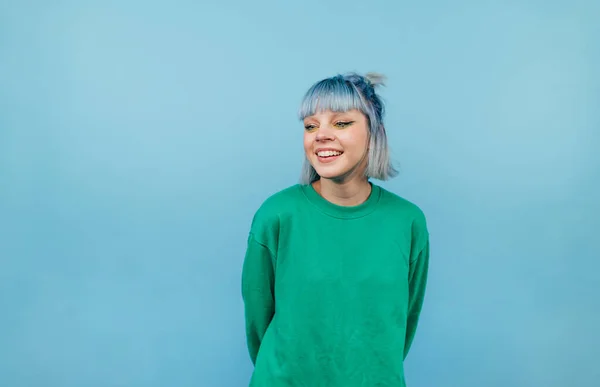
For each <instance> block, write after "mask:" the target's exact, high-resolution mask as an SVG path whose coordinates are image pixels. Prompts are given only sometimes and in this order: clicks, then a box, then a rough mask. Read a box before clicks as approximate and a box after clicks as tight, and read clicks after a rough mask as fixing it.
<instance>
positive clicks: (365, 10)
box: [0, 0, 600, 387]
mask: <svg viewBox="0 0 600 387" xmlns="http://www.w3.org/2000/svg"><path fill="white" fill-rule="evenodd" d="M0 4H1V5H0V385H1V386H7V387H24V386H36V387H37V386H40V387H55V386H56V387H59V386H61V387H71V386H73V387H75V386H77V387H79V386H90V387H96V386H98V387H100V386H102V387H106V386H144V387H152V386H203V387H204V386H206V387H213V386H214V387H221V386H223V387H234V386H245V385H247V381H248V378H249V375H250V372H251V366H250V362H249V358H248V355H247V352H246V347H245V342H244V340H245V338H244V332H243V310H242V302H241V297H240V285H239V282H240V270H241V264H242V259H243V253H244V249H245V242H246V236H247V231H248V227H249V223H250V220H251V217H252V215H253V213H254V211H255V210H256V209H257V207H258V206H259V205H260V203H261V202H262V201H263V200H264V199H265V198H266V197H267V196H268V195H270V194H272V193H274V192H276V191H277V190H279V189H282V188H284V187H286V186H288V185H291V184H294V183H296V181H297V176H298V172H299V168H300V164H301V159H302V148H301V146H302V145H301V139H302V127H301V125H300V123H299V122H298V121H297V120H296V116H295V114H296V109H297V106H298V103H299V101H300V98H301V96H302V93H304V91H305V90H306V88H308V87H309V86H310V84H312V83H313V82H314V81H317V80H319V79H321V78H324V77H327V76H330V75H333V74H335V73H338V72H345V71H349V70H356V71H360V72H364V71H371V70H375V71H380V72H383V73H385V74H386V75H387V76H388V78H389V82H388V87H387V88H386V89H385V90H384V91H383V92H382V93H383V96H384V98H385V99H386V101H387V108H388V116H387V126H388V132H389V137H390V141H391V146H392V149H393V152H394V158H395V159H396V160H397V161H398V162H399V166H400V168H401V175H400V176H399V177H398V178H397V179H395V180H393V181H390V182H387V183H385V184H384V186H385V187H387V188H389V189H391V190H393V191H394V192H396V193H398V194H400V195H402V196H404V197H406V198H408V199H409V200H412V201H414V202H416V203H417V204H419V205H420V206H421V207H422V208H423V210H424V211H425V212H426V214H427V216H428V220H429V224H430V229H431V236H432V260H431V276H430V285H429V290H428V296H427V300H426V305H425V309H424V312H423V317H422V324H421V326H420V330H419V332H418V336H417V339H416V341H415V345H414V347H413V350H412V352H411V354H410V356H409V359H408V360H407V363H406V369H407V370H406V372H407V377H408V381H409V385H410V387H418V386H422V387H439V386H444V387H454V386H456V387H475V386H476V387H481V386H485V387H496V386H498V387H500V386H511V387H519V386H524V387H559V386H560V387H564V386H569V387H579V386H581V387H590V386H597V385H598V384H596V383H597V382H598V379H599V378H600V366H599V365H598V361H599V360H600V350H599V348H600V347H599V345H600V340H599V335H598V332H597V331H598V327H599V326H600V290H599V280H598V272H599V270H600V262H599V259H600V247H599V243H600V242H599V239H598V235H597V234H598V232H599V231H600V222H599V220H598V219H599V215H600V206H599V204H598V202H599V200H600V155H599V153H598V149H599V146H600V141H599V137H600V134H599V131H600V76H599V72H598V68H600V43H599V42H600V28H599V23H598V20H600V5H599V4H600V3H598V2H597V1H592V0H590V1H575V2H569V1H562V2H557V1H550V2H547V1H525V2H524V1H516V0H515V1H503V2H492V1H483V2H482V1H453V2H446V1H424V2H418V4H417V2H410V3H409V2H400V1H372V2H370V3H369V2H367V1H361V2H358V1H348V0H344V1H316V0H310V1H308V0H303V1H294V2H283V1H261V2H247V1H210V2H207V1H200V2H192V1H187V2H184V1H179V2H166V1H164V2H161V3H158V2H141V1H137V2H133V1H128V2H125V1H121V2H117V1H110V2H107V1H94V2H75V1H47V2H42V1H39V2H31V1H1V2H0Z"/></svg>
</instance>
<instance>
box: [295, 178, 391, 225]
mask: <svg viewBox="0 0 600 387" xmlns="http://www.w3.org/2000/svg"><path fill="white" fill-rule="evenodd" d="M369 184H371V193H370V194H369V197H368V198H367V200H365V201H364V202H363V203H361V204H359V205H357V206H340V205H337V204H334V203H332V202H330V201H328V200H327V199H325V198H324V197H322V196H321V195H320V194H319V193H318V192H317V191H315V189H314V188H313V186H312V185H311V184H303V185H301V188H302V192H304V195H305V196H306V198H307V199H308V201H310V202H311V203H312V204H313V205H315V206H316V207H317V208H318V209H319V210H320V211H321V212H323V213H325V214H327V215H329V216H333V217H335V218H341V219H354V218H360V217H363V216H365V215H368V214H370V213H371V212H373V211H374V210H375V208H376V207H377V203H378V202H379V199H380V197H381V188H380V187H379V186H377V185H375V184H373V183H371V182H369Z"/></svg>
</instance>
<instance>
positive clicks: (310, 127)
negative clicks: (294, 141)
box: [304, 124, 317, 132]
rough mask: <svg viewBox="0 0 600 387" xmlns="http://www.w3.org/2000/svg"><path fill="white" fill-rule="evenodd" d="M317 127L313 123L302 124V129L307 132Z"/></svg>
mask: <svg viewBox="0 0 600 387" xmlns="http://www.w3.org/2000/svg"><path fill="white" fill-rule="evenodd" d="M316 128H317V127H316V126H315V125H313V124H308V125H304V129H305V130H306V131H307V132H313V131H314V130H315V129H316Z"/></svg>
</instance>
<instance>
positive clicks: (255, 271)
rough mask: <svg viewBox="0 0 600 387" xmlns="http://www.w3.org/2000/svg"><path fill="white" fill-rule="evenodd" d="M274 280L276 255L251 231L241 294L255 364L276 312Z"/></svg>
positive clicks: (248, 343)
mask: <svg viewBox="0 0 600 387" xmlns="http://www.w3.org/2000/svg"><path fill="white" fill-rule="evenodd" d="M274 284H275V277H274V269H273V255H272V254H271V252H270V251H269V249H268V248H267V246H265V245H263V244H261V243H259V242H258V241H257V240H256V239H255V237H254V235H253V234H252V233H250V236H249V237H248V246H247V250H246V256H245V259H244V264H243V269H242V297H243V300H244V311H245V324H246V342H247V345H248V351H249V353H250V359H251V360H252V363H253V364H256V357H257V355H258V350H259V348H260V345H261V342H262V339H263V336H264V335H265V332H266V331H267V327H268V326H269V324H270V323H271V319H272V318H273V315H274V313H275V298H274Z"/></svg>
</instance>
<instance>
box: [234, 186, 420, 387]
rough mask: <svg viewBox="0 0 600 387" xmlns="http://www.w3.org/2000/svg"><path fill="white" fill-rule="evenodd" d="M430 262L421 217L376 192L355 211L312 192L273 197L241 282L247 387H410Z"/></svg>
mask: <svg viewBox="0 0 600 387" xmlns="http://www.w3.org/2000/svg"><path fill="white" fill-rule="evenodd" d="M428 261H429V236H428V231H427V226H426V222H425V217H424V215H423V213H422V212H421V210H420V209H419V208H418V207H417V206H416V205H414V204H412V203H410V202H408V201H407V200H405V199H402V198H400V197H399V196H397V195H395V194H393V193H391V192H389V191H387V190H385V189H383V188H381V187H379V186H377V185H375V184H372V191H371V194H370V195H369V198H368V199H367V200H366V201H365V202H364V203H362V204H361V205H358V206H352V207H344V206H338V205H335V204H333V203H331V202H329V201H327V200H325V199H324V198H323V197H321V196H320V195H319V194H318V193H317V192H316V191H315V190H314V188H313V187H312V186H311V185H295V186H292V187H290V188H287V189H285V190H282V191H280V192H278V193H276V194H274V195H273V196H271V197H269V198H268V199H267V200H266V201H265V202H264V203H263V204H262V206H261V207H260V208H259V210H258V211H257V212H256V214H255V215H254V219H253V221H252V226H251V230H250V233H249V237H248V246H247V251H246V256H245V260H244V265H243V273H242V295H243V300H244V305H245V316H246V336H247V344H248V349H249V352H250V358H251V360H252V362H253V363H254V372H253V375H252V378H251V381H250V386H252V387H283V386H304V387H321V386H323V387H354V386H356V387H358V386H361V387H373V386H390V387H392V386H394V387H395V386H397V387H401V386H405V381H404V368H403V361H404V359H405V357H406V355H407V353H408V350H409V348H410V346H411V343H412V341H413V337H414V335H415V330H416V328H417V322H418V320H419V314H420V312H421V306H422V303H423V296H424V293H425V286H426V281H427V269H428Z"/></svg>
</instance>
